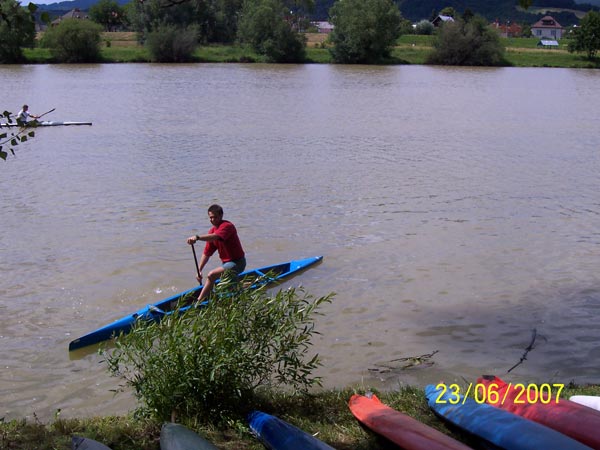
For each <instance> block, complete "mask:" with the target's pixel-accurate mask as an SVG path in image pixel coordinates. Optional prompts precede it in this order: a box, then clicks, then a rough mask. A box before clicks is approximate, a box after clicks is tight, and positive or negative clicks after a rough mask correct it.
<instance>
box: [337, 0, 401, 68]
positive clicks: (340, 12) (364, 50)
mask: <svg viewBox="0 0 600 450" xmlns="http://www.w3.org/2000/svg"><path fill="white" fill-rule="evenodd" d="M329 16H330V22H331V23H332V24H333V25H334V29H333V32H332V33H331V35H330V40H331V42H332V43H333V47H332V48H331V49H330V52H331V56H332V57H333V60H334V61H335V62H338V63H350V64H360V63H366V64H372V63H376V62H379V61H382V60H383V59H385V58H387V57H389V56H390V53H391V50H392V47H393V46H394V44H395V43H396V40H397V39H398V38H399V37H400V25H401V22H402V16H401V14H400V10H399V9H398V7H397V6H396V4H395V3H393V2H392V0H337V1H336V2H335V3H334V5H333V7H332V8H331V9H330V11H329Z"/></svg>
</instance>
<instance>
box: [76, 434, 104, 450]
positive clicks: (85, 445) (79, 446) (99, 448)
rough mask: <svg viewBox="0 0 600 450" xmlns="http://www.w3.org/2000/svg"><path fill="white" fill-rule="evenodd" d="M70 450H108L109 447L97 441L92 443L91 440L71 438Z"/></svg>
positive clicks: (77, 437)
mask: <svg viewBox="0 0 600 450" xmlns="http://www.w3.org/2000/svg"><path fill="white" fill-rule="evenodd" d="M71 449H72V450H110V447H107V446H106V445H104V444H101V443H100V442H98V441H94V440H93V439H89V438H85V437H80V436H73V437H72V438H71Z"/></svg>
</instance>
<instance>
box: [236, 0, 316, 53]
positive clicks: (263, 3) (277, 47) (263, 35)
mask: <svg viewBox="0 0 600 450" xmlns="http://www.w3.org/2000/svg"><path fill="white" fill-rule="evenodd" d="M285 11H286V8H285V7H284V5H283V3H282V2H281V0H246V1H245V2H244V5H243V7H242V11H241V13H240V20H239V24H238V39H239V40H240V42H243V43H245V44H249V45H250V46H251V47H252V49H253V50H254V51H255V52H256V53H258V54H259V55H264V56H265V57H266V58H267V60H268V61H270V62H279V63H291V62H303V61H304V59H305V57H306V53H305V48H306V41H305V38H304V35H302V36H301V35H300V34H298V33H297V32H296V31H294V30H293V29H292V27H291V25H290V24H289V23H288V22H287V21H286V20H285Z"/></svg>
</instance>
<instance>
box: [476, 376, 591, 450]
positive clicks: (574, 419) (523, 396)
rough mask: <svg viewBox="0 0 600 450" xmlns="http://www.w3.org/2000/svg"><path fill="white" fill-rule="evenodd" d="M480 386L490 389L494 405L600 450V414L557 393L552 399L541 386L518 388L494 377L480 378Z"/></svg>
mask: <svg viewBox="0 0 600 450" xmlns="http://www.w3.org/2000/svg"><path fill="white" fill-rule="evenodd" d="M477 385H478V386H479V385H484V386H486V392H487V396H486V397H487V398H486V401H487V403H489V404H490V405H493V406H496V407H498V408H500V409H504V410H506V411H509V412H511V413H513V414H517V415H519V416H521V417H525V418H526V419H529V420H532V421H534V422H537V423H540V424H542V425H545V426H547V427H549V428H553V429H554V430H556V431H559V432H561V433H562V434H565V435H567V436H569V437H571V438H573V439H575V440H576V441H579V442H581V443H582V444H585V445H587V446H589V447H592V448H595V449H600V433H599V432H598V430H600V411H596V410H594V409H592V408H588V407H587V406H583V405H580V404H578V403H575V402H572V401H570V400H567V399H563V398H557V397H558V395H557V393H556V392H552V393H551V396H550V397H549V396H548V392H547V391H546V392H543V389H539V390H536V389H535V387H537V386H535V387H534V386H533V385H529V386H523V385H522V384H518V385H516V387H515V385H513V384H512V383H508V384H507V383H506V382H504V381H503V380H501V379H500V378H498V377H495V376H491V375H485V376H483V377H480V378H478V379H477ZM529 390H531V391H529ZM492 391H493V393H492ZM539 391H542V392H539ZM490 397H491V398H490Z"/></svg>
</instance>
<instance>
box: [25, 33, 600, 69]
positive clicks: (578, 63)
mask: <svg viewBox="0 0 600 450" xmlns="http://www.w3.org/2000/svg"><path fill="white" fill-rule="evenodd" d="M307 37H308V46H307V49H306V54H307V62H308V63H318V64H328V63H331V62H332V61H331V55H330V54H329V51H328V49H327V47H328V44H327V42H326V41H325V42H323V43H322V41H323V39H324V37H325V36H323V35H315V34H308V35H307ZM433 39H434V37H433V36H419V35H404V36H402V37H401V38H400V39H398V43H397V45H396V47H395V48H394V49H393V51H392V55H391V56H392V58H391V60H390V61H388V64H425V61H426V59H427V55H428V54H429V53H430V52H431V50H432V44H433ZM500 41H501V42H502V44H503V45H504V46H505V48H506V53H505V59H506V65H507V66H514V67H566V68H600V58H596V59H594V60H591V61H590V60H588V59H586V58H585V56H584V55H583V54H579V53H569V52H568V51H567V47H568V42H569V41H568V39H563V40H561V41H559V47H558V48H556V49H546V48H540V47H538V46H537V44H538V42H539V40H538V39H537V38H500ZM101 55H102V58H103V62H106V63H122V62H150V55H149V54H148V52H147V50H146V49H145V48H144V47H142V46H140V45H139V44H138V43H137V42H136V41H135V34H134V33H103V37H102V47H101ZM25 57H26V58H27V62H29V63H33V64H40V63H51V62H52V55H51V54H50V51H49V50H48V49H44V48H34V49H25ZM194 61H196V62H208V63H210V62H262V61H263V59H262V58H261V56H259V55H257V54H256V53H254V52H252V51H251V50H249V49H248V48H245V47H241V46H239V45H217V44H211V45H205V46H200V47H198V49H197V50H196V52H195V53H194Z"/></svg>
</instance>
